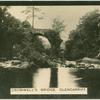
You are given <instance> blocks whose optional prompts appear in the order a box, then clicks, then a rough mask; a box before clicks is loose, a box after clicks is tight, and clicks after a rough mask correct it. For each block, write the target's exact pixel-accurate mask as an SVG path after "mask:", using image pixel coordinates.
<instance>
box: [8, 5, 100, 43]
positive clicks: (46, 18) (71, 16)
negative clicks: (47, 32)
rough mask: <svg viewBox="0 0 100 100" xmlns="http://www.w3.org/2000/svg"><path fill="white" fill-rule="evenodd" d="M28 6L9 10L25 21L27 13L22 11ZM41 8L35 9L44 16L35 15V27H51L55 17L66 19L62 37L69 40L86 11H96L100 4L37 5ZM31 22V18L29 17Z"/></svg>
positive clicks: (36, 12)
mask: <svg viewBox="0 0 100 100" xmlns="http://www.w3.org/2000/svg"><path fill="white" fill-rule="evenodd" d="M27 7H28V6H12V7H11V8H10V9H9V12H10V13H11V14H12V15H13V16H15V17H16V18H18V19H20V20H21V21H24V20H25V19H26V16H27V14H24V13H22V11H23V10H25V9H26V8H27ZM35 7H37V8H39V9H40V11H35V15H36V16H37V17H43V19H40V18H39V19H38V18H37V17H35V28H43V29H48V28H49V29H50V28H51V25H52V22H53V19H54V18H59V19H61V20H64V24H65V26H66V27H65V31H64V32H62V33H61V34H60V35H61V38H62V39H63V40H64V41H66V40H68V35H69V34H70V31H72V30H73V29H75V28H76V26H77V25H78V23H79V20H80V18H81V17H82V16H84V15H85V14H86V13H88V12H91V11H94V10H95V9H99V10H100V6H92V5H91V6H35ZM27 20H28V21H29V22H30V23H31V22H32V21H31V18H28V19H27Z"/></svg>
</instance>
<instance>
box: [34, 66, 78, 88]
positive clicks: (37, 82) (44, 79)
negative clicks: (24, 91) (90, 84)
mask: <svg viewBox="0 0 100 100" xmlns="http://www.w3.org/2000/svg"><path fill="white" fill-rule="evenodd" d="M55 69H57V70H55ZM53 70H54V74H53V75H52V71H53ZM56 71H57V72H56ZM72 71H75V69H70V68H64V67H58V68H52V69H51V68H39V69H37V71H36V73H35V74H33V87H35V88H38V87H45V88H49V87H50V82H51V84H53V83H54V82H53V81H57V82H55V84H57V86H55V87H58V88H59V87H64V88H65V87H66V88H69V87H79V85H78V83H77V82H76V80H79V79H80V78H77V77H76V76H75V75H73V74H72V73H71V72H72ZM51 77H53V78H54V79H52V78H51ZM55 84H53V85H55Z"/></svg>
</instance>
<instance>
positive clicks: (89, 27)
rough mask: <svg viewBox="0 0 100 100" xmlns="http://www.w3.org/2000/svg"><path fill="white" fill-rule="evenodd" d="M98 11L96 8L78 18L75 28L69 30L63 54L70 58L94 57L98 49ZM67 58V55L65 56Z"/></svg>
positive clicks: (99, 46)
mask: <svg viewBox="0 0 100 100" xmlns="http://www.w3.org/2000/svg"><path fill="white" fill-rule="evenodd" d="M99 25H100V13H99V11H98V10H95V11H92V12H89V13H87V14H86V15H85V16H83V17H82V18H81V19H80V23H79V25H78V26H77V28H76V29H75V30H73V31H71V33H70V35H69V41H67V42H66V51H65V55H66V56H67V55H69V58H70V59H74V60H75V59H80V58H83V57H85V56H86V57H95V56H96V55H97V54H98V50H99V49H100V26H99ZM67 58H68V57H67Z"/></svg>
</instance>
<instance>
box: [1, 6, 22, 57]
mask: <svg viewBox="0 0 100 100" xmlns="http://www.w3.org/2000/svg"><path fill="white" fill-rule="evenodd" d="M7 9H8V7H3V8H2V7H0V57H4V56H6V57H8V58H11V57H12V56H13V54H14V52H13V47H14V45H15V44H16V43H18V44H19V43H20V42H21V40H22V38H23V34H21V33H23V28H22V26H21V22H20V21H19V20H18V19H16V18H14V17H13V16H11V14H10V13H8V12H7Z"/></svg>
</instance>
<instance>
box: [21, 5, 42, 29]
mask: <svg viewBox="0 0 100 100" xmlns="http://www.w3.org/2000/svg"><path fill="white" fill-rule="evenodd" d="M35 11H40V9H39V8H38V7H35V6H30V7H27V8H26V9H25V10H24V11H22V12H23V13H25V14H27V17H26V20H27V19H29V18H32V27H33V29H34V27H35V26H34V25H35V17H37V18H38V19H43V17H42V16H37V15H36V14H35ZM42 14H44V13H42Z"/></svg>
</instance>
